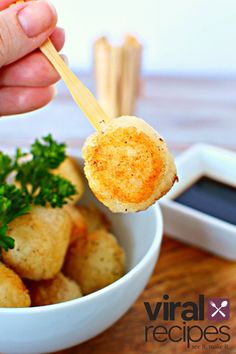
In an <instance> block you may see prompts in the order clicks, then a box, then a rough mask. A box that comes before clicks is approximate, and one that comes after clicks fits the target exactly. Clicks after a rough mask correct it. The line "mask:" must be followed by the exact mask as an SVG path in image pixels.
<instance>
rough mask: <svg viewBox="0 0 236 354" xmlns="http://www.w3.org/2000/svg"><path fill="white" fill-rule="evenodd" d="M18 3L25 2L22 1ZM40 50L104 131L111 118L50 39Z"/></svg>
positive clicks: (87, 113) (92, 119) (88, 114)
mask: <svg viewBox="0 0 236 354" xmlns="http://www.w3.org/2000/svg"><path fill="white" fill-rule="evenodd" d="M18 2H24V1H23V0H20V1H18ZM40 50H41V51H42V53H43V54H44V55H45V56H46V57H47V58H48V60H49V61H50V62H51V63H52V65H53V66H54V68H55V69H56V70H57V71H58V73H59V75H60V76H61V78H62V79H63V81H64V82H65V84H66V86H67V87H68V89H69V91H70V93H71V95H72V97H73V99H74V101H75V102H76V103H77V105H78V106H79V107H80V109H81V110H82V111H83V112H84V114H85V115H86V117H87V118H88V119H89V121H90V122H91V124H92V125H93V127H94V128H95V129H96V130H98V131H102V130H103V128H104V126H105V125H106V124H107V123H109V121H110V118H109V117H108V116H107V115H106V113H105V112H104V110H103V109H102V107H101V106H100V105H99V103H98V102H97V100H96V99H95V97H94V96H93V95H92V93H91V92H90V91H89V90H88V89H87V87H85V86H84V85H83V84H82V82H81V81H80V80H79V79H78V78H77V76H76V75H75V74H74V73H73V72H72V71H71V70H70V69H69V67H68V66H67V65H66V63H65V62H64V61H63V59H62V58H61V57H60V55H59V54H58V52H57V50H56V49H55V47H54V45H53V44H52V42H51V41H50V39H47V40H46V42H45V43H43V44H42V46H41V47H40Z"/></svg>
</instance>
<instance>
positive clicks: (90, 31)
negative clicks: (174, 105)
mask: <svg viewBox="0 0 236 354" xmlns="http://www.w3.org/2000/svg"><path fill="white" fill-rule="evenodd" d="M52 2H53V3H54V5H55V6H56V8H57V10H58V13H59V21H60V24H61V25H62V26H64V27H65V29H66V33H67V42H66V47H65V50H64V51H65V52H66V53H67V55H68V57H69V59H70V62H71V64H72V65H73V66H76V67H79V68H80V69H82V70H88V69H89V68H90V67H91V61H92V56H91V45H92V43H93V40H94V38H96V37H98V36H99V35H102V34H108V35H110V36H111V38H113V39H114V38H115V39H116V40H117V38H121V37H122V35H123V34H125V33H126V32H131V33H134V34H137V35H138V36H139V37H140V39H141V40H142V42H143V43H144V48H145V51H144V70H145V72H164V73H166V72H170V73H177V74H178V73H185V74H195V73H196V74H206V75H215V74H220V75H232V74H236V0H83V1H82V0H67V1H66V0H52Z"/></svg>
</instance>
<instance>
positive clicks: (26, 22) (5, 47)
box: [0, 0, 57, 67]
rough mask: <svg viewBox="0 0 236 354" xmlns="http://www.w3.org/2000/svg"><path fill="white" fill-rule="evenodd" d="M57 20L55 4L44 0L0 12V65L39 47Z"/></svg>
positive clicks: (18, 5) (21, 4)
mask: <svg viewBox="0 0 236 354" xmlns="http://www.w3.org/2000/svg"><path fill="white" fill-rule="evenodd" d="M56 22H57V15H56V11H55V9H54V7H53V6H52V5H51V4H50V3H49V2H47V1H45V0H39V1H34V2H31V1H30V2H26V3H20V4H17V5H15V6H14V7H11V8H8V9H6V10H4V11H1V12H0V67H1V66H3V65H7V64H10V63H12V62H14V61H16V60H18V59H20V58H21V57H23V56H25V55H26V54H28V53H30V52H32V51H33V50H35V49H36V48H38V47H39V46H40V45H41V44H42V43H43V42H44V41H45V40H46V39H47V38H48V37H49V36H50V34H51V33H52V32H53V30H54V28H55V26H56Z"/></svg>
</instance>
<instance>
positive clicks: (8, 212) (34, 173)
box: [0, 135, 76, 251]
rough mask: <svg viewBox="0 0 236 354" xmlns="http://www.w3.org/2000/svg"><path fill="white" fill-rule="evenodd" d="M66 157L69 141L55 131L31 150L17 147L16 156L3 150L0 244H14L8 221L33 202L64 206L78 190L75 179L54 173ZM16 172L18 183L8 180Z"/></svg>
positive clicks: (21, 212)
mask: <svg viewBox="0 0 236 354" xmlns="http://www.w3.org/2000/svg"><path fill="white" fill-rule="evenodd" d="M66 157H67V156H66V145H65V144H59V143H57V142H56V141H55V140H53V138H52V136H51V135H48V136H46V137H44V138H43V139H42V140H36V141H35V142H34V143H33V144H32V145H31V147H30V151H29V152H27V153H26V152H22V150H21V149H17V150H16V154H15V156H14V157H13V158H11V157H10V156H8V155H5V154H3V153H2V152H0V248H2V249H4V250H5V251H7V250H8V249H12V248H14V240H13V239H12V238H11V237H9V236H8V235H7V232H8V224H9V223H10V222H11V221H12V220H14V219H15V218H17V217H19V216H21V215H24V214H26V213H28V212H29V210H30V209H31V206H32V205H41V206H46V205H49V206H51V207H53V208H56V207H59V208H61V207H62V206H63V205H64V204H66V203H67V202H68V200H69V199H70V198H71V196H72V195H74V194H75V193H76V189H75V187H74V185H72V184H71V182H69V181H68V180H66V179H65V178H63V177H61V176H58V175H55V174H53V173H52V171H53V170H54V169H56V168H58V167H59V166H60V164H61V163H62V162H63V161H64V160H65V159H66ZM12 172H14V173H15V180H16V181H17V187H15V186H13V185H10V184H7V178H8V176H9V175H10V174H11V173H12Z"/></svg>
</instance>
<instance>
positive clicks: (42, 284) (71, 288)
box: [27, 273, 82, 306]
mask: <svg viewBox="0 0 236 354" xmlns="http://www.w3.org/2000/svg"><path fill="white" fill-rule="evenodd" d="M27 285H28V288H29V291H30V296H31V301H32V306H45V305H52V304H58V303H61V302H65V301H69V300H73V299H77V298H79V297H81V296H82V293H81V290H80V287H79V285H78V284H77V283H76V282H75V281H73V280H71V279H69V278H67V277H65V276H64V275H63V274H62V273H58V274H57V275H56V276H55V278H53V279H51V280H43V281H39V282H32V281H31V282H28V284H27Z"/></svg>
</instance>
